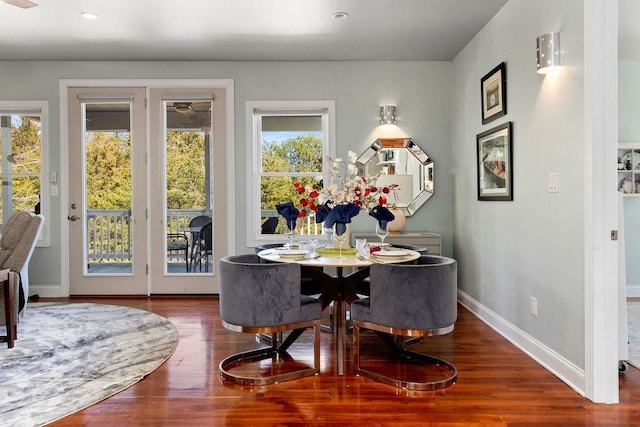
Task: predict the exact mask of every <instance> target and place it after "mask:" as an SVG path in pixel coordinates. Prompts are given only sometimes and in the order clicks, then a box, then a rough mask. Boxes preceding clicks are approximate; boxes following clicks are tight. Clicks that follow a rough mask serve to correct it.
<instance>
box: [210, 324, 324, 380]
mask: <svg viewBox="0 0 640 427" xmlns="http://www.w3.org/2000/svg"><path fill="white" fill-rule="evenodd" d="M296 326H299V329H295V330H294V331H292V333H291V334H289V335H288V336H287V338H286V339H285V340H284V341H282V342H281V341H280V339H281V338H282V333H281V331H277V332H272V333H271V346H270V347H265V348H259V349H256V350H249V351H243V352H240V353H236V354H232V355H231V356H229V357H227V358H225V359H224V360H222V361H221V362H220V365H219V369H220V376H221V377H222V379H223V380H225V381H229V382H232V383H235V384H238V385H242V386H261V385H269V384H276V383H280V382H284V381H290V380H294V379H298V378H304V377H309V376H313V375H317V374H319V373H320V321H319V320H318V321H314V322H307V323H304V324H300V325H296ZM309 327H312V328H313V334H314V340H313V367H305V368H302V369H298V370H295V371H291V372H285V373H280V374H274V375H255V376H249V375H241V374H236V373H233V372H231V370H232V369H233V368H236V367H239V366H242V365H245V364H248V363H253V362H258V361H261V360H266V359H272V360H273V362H274V363H275V362H276V361H277V360H287V361H292V360H293V358H292V357H291V356H290V355H289V353H287V349H288V348H289V346H290V345H291V344H293V342H294V341H295V340H296V339H297V338H298V337H299V336H300V335H301V334H302V332H304V330H305V329H306V328H309ZM259 329H261V330H255V329H248V328H244V330H243V331H242V332H250V333H255V334H256V337H258V336H261V335H264V332H265V331H264V328H259ZM262 371H263V372H264V371H268V369H265V370H262ZM272 371H273V370H272Z"/></svg>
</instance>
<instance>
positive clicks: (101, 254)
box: [82, 102, 134, 275]
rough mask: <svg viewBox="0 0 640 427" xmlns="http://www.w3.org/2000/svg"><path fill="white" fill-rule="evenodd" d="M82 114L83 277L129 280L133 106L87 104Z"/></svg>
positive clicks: (127, 103)
mask: <svg viewBox="0 0 640 427" xmlns="http://www.w3.org/2000/svg"><path fill="white" fill-rule="evenodd" d="M82 113H83V115H84V120H83V121H82V123H83V127H84V129H83V132H82V134H83V145H82V148H83V153H82V155H83V157H84V160H85V162H84V185H83V193H84V194H83V196H82V199H83V201H84V209H83V211H84V212H85V215H86V218H87V220H86V221H83V226H84V230H83V237H84V241H85V244H84V247H85V249H86V250H85V251H83V252H84V253H83V256H84V262H83V264H82V265H83V266H84V267H85V272H84V273H85V274H101V275H102V274H131V273H132V271H133V269H132V265H133V264H132V263H133V257H134V254H133V253H132V251H131V248H132V246H133V245H132V244H133V232H132V231H133V230H132V224H131V197H132V194H131V103H130V102H85V103H82ZM107 114H108V115H109V116H110V118H109V120H104V119H103V118H104V117H105V115H107Z"/></svg>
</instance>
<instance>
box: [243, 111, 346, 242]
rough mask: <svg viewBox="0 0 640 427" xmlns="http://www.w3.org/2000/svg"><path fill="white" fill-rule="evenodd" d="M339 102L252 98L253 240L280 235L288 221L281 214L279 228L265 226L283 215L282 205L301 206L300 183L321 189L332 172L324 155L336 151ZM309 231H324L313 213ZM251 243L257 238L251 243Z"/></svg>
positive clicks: (306, 224)
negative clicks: (271, 219)
mask: <svg viewBox="0 0 640 427" xmlns="http://www.w3.org/2000/svg"><path fill="white" fill-rule="evenodd" d="M334 117H335V104H334V102H333V101H306V102H303V101H291V102H286V101H285V102H282V101H280V102H277V101H274V102H269V101H264V102H248V103H247V122H248V123H251V129H250V130H249V132H248V134H249V135H252V141H253V150H252V153H253V155H252V156H251V169H250V170H252V171H253V172H254V173H253V174H252V175H251V178H250V179H252V182H251V183H250V185H251V189H252V191H251V192H250V199H249V200H248V201H247V206H249V207H251V209H249V215H248V221H247V223H248V224H249V233H248V236H250V237H249V239H252V240H253V243H255V242H258V241H264V240H274V239H277V237H276V236H274V234H279V233H281V232H283V231H284V230H283V228H282V227H283V226H284V222H283V221H282V220H281V219H280V218H278V220H279V225H278V226H277V227H276V228H275V230H273V229H271V230H266V229H265V230H264V233H263V227H262V224H263V223H265V221H267V220H268V219H269V218H271V217H276V218H277V217H278V213H277V211H276V205H277V204H279V203H284V202H288V201H293V202H294V203H296V205H297V202H296V200H297V198H298V196H297V192H296V190H295V187H294V185H293V184H294V183H296V182H299V183H301V184H304V185H306V184H313V185H314V186H316V187H318V188H321V187H322V184H323V182H324V179H325V178H326V177H327V175H328V172H327V171H325V170H324V163H325V162H324V161H323V160H324V157H325V156H328V155H333V152H334V151H335V150H334V148H335V144H334V142H333V141H334V140H335V138H334V136H333V135H334V133H335V131H334V128H335V126H334V125H333V122H334ZM302 232H303V233H304V234H320V233H321V232H322V227H321V226H320V225H319V224H318V225H317V224H315V221H314V218H313V217H308V218H306V219H305V221H304V224H303V226H302ZM250 244H251V242H250Z"/></svg>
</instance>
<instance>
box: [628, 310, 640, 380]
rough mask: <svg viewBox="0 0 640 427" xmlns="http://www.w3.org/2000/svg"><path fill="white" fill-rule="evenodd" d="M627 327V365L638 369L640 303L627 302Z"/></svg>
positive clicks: (639, 363)
mask: <svg viewBox="0 0 640 427" xmlns="http://www.w3.org/2000/svg"><path fill="white" fill-rule="evenodd" d="M627 324H628V325H629V360H628V362H629V364H630V365H633V366H635V367H636V368H638V369H640V302H637V301H633V302H627Z"/></svg>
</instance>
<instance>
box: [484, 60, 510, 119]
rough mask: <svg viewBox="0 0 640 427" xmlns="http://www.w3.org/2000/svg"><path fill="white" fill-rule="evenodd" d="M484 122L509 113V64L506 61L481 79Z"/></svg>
mask: <svg viewBox="0 0 640 427" xmlns="http://www.w3.org/2000/svg"><path fill="white" fill-rule="evenodd" d="M480 89H481V90H482V124H483V125H484V124H487V123H489V122H490V121H493V120H495V119H497V118H498V117H502V116H504V115H505V114H507V66H506V64H505V63H504V62H502V63H500V65H498V66H497V67H496V68H494V69H493V70H491V71H489V73H487V74H486V75H485V76H484V77H483V78H482V79H481V80H480Z"/></svg>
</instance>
